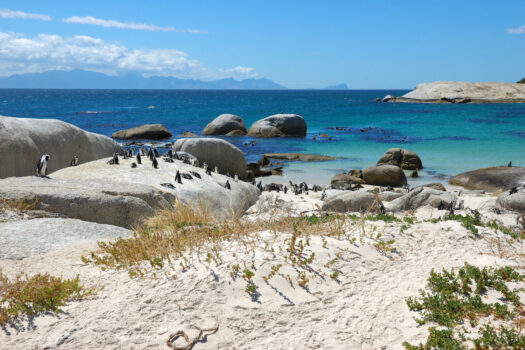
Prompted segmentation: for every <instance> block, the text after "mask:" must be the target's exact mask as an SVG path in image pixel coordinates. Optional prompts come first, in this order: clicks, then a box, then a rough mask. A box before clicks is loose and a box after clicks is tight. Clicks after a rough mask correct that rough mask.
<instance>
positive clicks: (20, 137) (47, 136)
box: [0, 116, 122, 178]
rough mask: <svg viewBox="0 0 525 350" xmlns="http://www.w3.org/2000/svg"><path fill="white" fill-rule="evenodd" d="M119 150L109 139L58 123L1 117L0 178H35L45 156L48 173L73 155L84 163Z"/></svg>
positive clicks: (48, 120)
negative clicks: (47, 161) (37, 167)
mask: <svg viewBox="0 0 525 350" xmlns="http://www.w3.org/2000/svg"><path fill="white" fill-rule="evenodd" d="M121 150H122V148H121V147H120V146H119V145H118V144H117V143H116V142H115V141H113V140H112V139H110V138H109V137H106V136H103V135H98V134H94V133H90V132H86V131H84V130H82V129H79V128H77V127H76V126H73V125H71V124H68V123H64V122H62V121H59V120H55V119H28V118H11V117H3V116H0V164H2V166H0V178H5V177H9V176H28V175H35V174H36V164H37V162H38V161H39V160H40V158H41V157H42V155H44V154H49V155H50V156H51V158H50V160H49V163H48V173H51V172H53V171H56V170H58V169H62V168H64V167H68V166H69V165H70V163H71V160H72V159H73V157H74V156H78V158H79V161H80V163H84V162H89V161H92V160H95V159H100V158H104V157H108V156H110V155H112V154H113V153H115V152H120V151H121Z"/></svg>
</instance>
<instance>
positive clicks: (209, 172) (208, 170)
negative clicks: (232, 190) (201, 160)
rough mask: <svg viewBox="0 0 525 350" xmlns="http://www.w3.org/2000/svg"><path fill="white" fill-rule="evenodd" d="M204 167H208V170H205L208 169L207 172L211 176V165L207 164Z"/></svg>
mask: <svg viewBox="0 0 525 350" xmlns="http://www.w3.org/2000/svg"><path fill="white" fill-rule="evenodd" d="M204 169H206V170H205V171H206V174H207V175H209V176H211V169H210V167H209V166H208V164H206V167H205V168H204Z"/></svg>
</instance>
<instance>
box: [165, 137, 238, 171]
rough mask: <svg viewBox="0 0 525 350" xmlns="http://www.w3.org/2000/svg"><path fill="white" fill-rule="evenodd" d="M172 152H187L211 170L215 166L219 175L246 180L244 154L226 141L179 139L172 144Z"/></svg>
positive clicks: (215, 139)
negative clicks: (227, 174)
mask: <svg viewBox="0 0 525 350" xmlns="http://www.w3.org/2000/svg"><path fill="white" fill-rule="evenodd" d="M173 151H175V152H179V151H183V152H188V153H190V154H192V155H194V156H195V157H196V158H197V159H198V160H199V162H201V163H204V162H206V163H207V164H208V165H209V166H210V167H211V168H212V169H213V168H214V167H215V166H217V167H218V168H219V172H220V173H221V174H226V173H230V175H232V176H234V175H235V174H237V175H239V178H240V179H246V159H245V158H244V154H243V153H242V151H241V150H240V149H238V148H237V147H235V146H234V145H232V144H231V143H229V142H227V141H224V140H221V139H217V138H191V139H179V140H177V141H175V143H174V144H173Z"/></svg>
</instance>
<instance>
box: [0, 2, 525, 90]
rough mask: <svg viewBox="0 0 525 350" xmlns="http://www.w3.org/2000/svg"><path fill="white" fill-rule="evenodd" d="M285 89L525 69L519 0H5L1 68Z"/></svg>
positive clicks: (500, 76) (495, 76) (397, 83)
mask: <svg viewBox="0 0 525 350" xmlns="http://www.w3.org/2000/svg"><path fill="white" fill-rule="evenodd" d="M74 68H80V69H87V70H94V71H100V72H104V73H108V74H117V75H118V74H124V73H126V72H140V73H142V74H144V75H146V76H148V75H171V76H176V77H180V78H195V79H203V80H211V79H218V78H224V77H234V78H237V79H242V78H249V77H265V78H269V79H272V80H274V81H276V82H278V83H281V84H283V85H285V86H287V87H289V88H316V87H324V86H326V85H331V84H337V83H343V82H344V83H346V84H347V85H348V86H349V87H350V88H354V89H374V88H412V87H413V86H414V85H415V84H417V83H420V82H429V81H435V80H463V81H505V82H514V81H516V80H519V79H521V78H523V77H525V1H523V0H519V1H518V0H515V1H504V0H503V1H502V0H499V1H482V0H481V1H480V0H478V1H444V0H441V1H431V0H425V1H421V0H419V1H401V0H398V1H350V0H347V1H304V0H303V1H284V0H281V1H269V0H266V1H259V2H255V1H246V0H244V1H225V0H223V1H218V0H217V1H168V0H166V1H154V0H149V1H141V2H138V1H137V2H133V1H130V0H127V1H114V0H112V1H89V2H88V1H67V2H66V1H50V0H46V1H21V0H17V1H11V0H2V2H1V3H0V75H1V76H6V75H11V74H13V73H26V72H39V71H45V70H49V69H74Z"/></svg>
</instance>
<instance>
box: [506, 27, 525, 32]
mask: <svg viewBox="0 0 525 350" xmlns="http://www.w3.org/2000/svg"><path fill="white" fill-rule="evenodd" d="M507 33H509V34H524V33H525V25H523V26H521V27H518V28H509V29H507Z"/></svg>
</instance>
